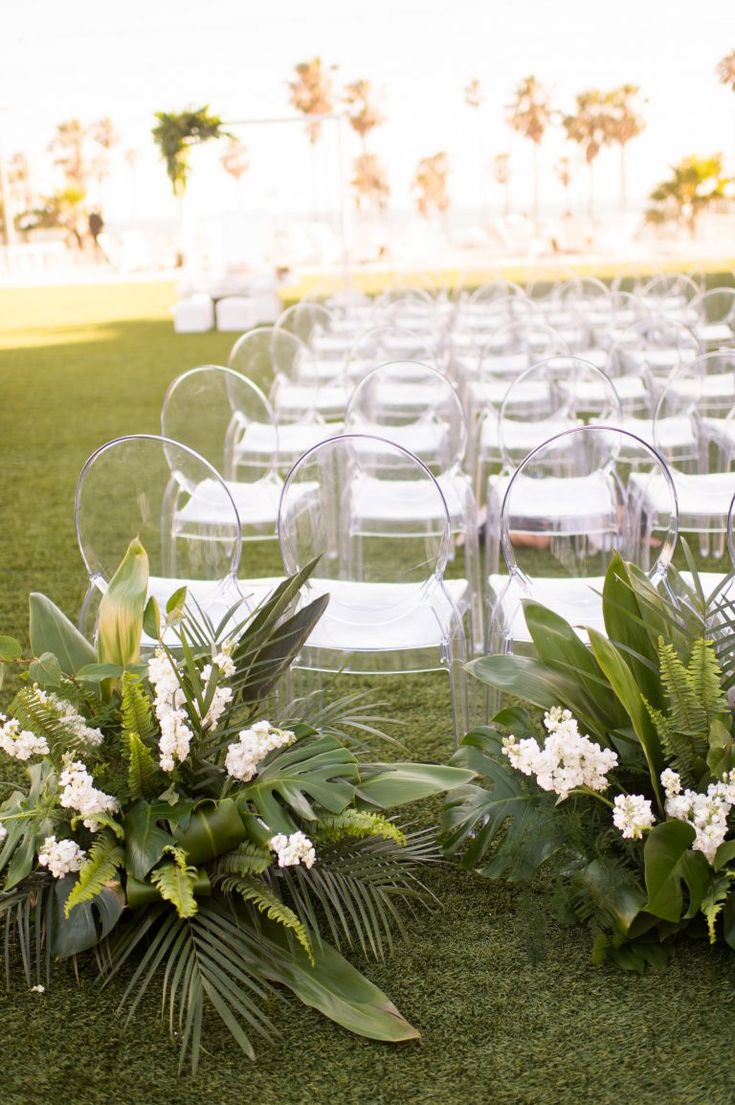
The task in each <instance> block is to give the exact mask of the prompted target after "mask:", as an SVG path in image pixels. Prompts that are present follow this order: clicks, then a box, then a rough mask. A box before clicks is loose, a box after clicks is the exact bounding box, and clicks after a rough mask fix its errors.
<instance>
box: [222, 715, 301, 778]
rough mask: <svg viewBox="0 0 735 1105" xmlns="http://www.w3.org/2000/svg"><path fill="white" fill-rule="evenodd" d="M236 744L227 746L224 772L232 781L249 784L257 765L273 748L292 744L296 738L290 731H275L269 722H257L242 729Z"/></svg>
mask: <svg viewBox="0 0 735 1105" xmlns="http://www.w3.org/2000/svg"><path fill="white" fill-rule="evenodd" d="M238 737H239V739H238V740H237V742H236V743H234V744H231V745H229V746H228V749H227V756H226V758H225V770H226V771H227V774H228V775H229V776H231V778H233V779H239V780H240V782H242V783H249V782H250V780H251V779H252V778H253V776H254V775H255V774H256V773H257V771H258V764H259V763H260V762H261V761H262V760H264V759H265V757H266V756H267V755H268V753H269V752H272V751H273V749H274V748H283V747H284V746H285V745H289V744H293V742H294V741H295V740H296V736H295V735H294V734H293V733H292V732H291V731H290V729H276V728H275V727H274V726H272V725H271V723H270V722H269V721H258V722H256V723H255V725H253V726H252V728H250V729H242V730H241V731H240V733H239V734H238Z"/></svg>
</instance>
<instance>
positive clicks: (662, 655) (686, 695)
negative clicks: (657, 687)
mask: <svg viewBox="0 0 735 1105" xmlns="http://www.w3.org/2000/svg"><path fill="white" fill-rule="evenodd" d="M692 655H693V652H692ZM658 658H659V664H660V668H661V682H662V683H663V686H664V690H665V691H666V696H667V698H668V700H669V721H670V723H671V727H672V729H673V730H675V731H676V732H677V733H687V734H689V735H691V736H695V735H697V734H705V733H706V732H707V730H708V729H709V723H708V720H707V711H706V709H705V707H704V705H703V704H702V702H701V701H700V700H699V699H698V698H697V697H696V695H695V692H694V687H693V685H692V677H691V675H690V673H689V672H688V670H687V669H686V668H685V667H684V665H683V664H682V662H681V660H680V659H679V657H678V656H677V654H676V649H675V648H674V647H673V645H670V644H667V643H666V642H665V641H664V639H663V637H659V639H658Z"/></svg>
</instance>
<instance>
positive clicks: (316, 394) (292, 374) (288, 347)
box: [269, 326, 347, 425]
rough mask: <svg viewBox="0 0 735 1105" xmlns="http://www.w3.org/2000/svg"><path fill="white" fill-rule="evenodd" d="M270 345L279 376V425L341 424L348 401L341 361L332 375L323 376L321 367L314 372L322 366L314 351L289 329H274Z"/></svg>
mask: <svg viewBox="0 0 735 1105" xmlns="http://www.w3.org/2000/svg"><path fill="white" fill-rule="evenodd" d="M269 346H270V356H271V360H272V363H273V369H274V374H275V375H274V380H273V384H272V387H271V391H270V400H271V403H272V404H273V409H274V410H275V412H276V420H277V421H278V423H279V425H282V424H283V423H286V422H315V421H316V422H319V421H324V422H338V421H339V420H340V419H341V418H342V415H343V413H344V409H345V403H346V402H347V391H346V389H345V387H344V384H343V382H342V377H341V369H340V362H334V363H333V362H330V370H329V374H328V375H327V376H325V377H322V376H321V375H320V373H319V370H318V367H317V368H316V369H314V365H315V364H317V366H318V364H319V363H320V362H319V360H318V358H317V357H316V354H315V353H314V351H313V350H312V349H310V348H309V347H308V346H307V345H306V344H305V343H304V342H303V341H301V339H300V338H297V337H296V336H295V335H294V334H292V333H291V332H290V331H289V330H286V329H279V328H278V327H277V326H274V327H273V328H272V330H271V335H270V340H269ZM334 365H336V372H334V373H333V367H334Z"/></svg>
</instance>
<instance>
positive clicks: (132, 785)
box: [121, 729, 161, 801]
mask: <svg viewBox="0 0 735 1105" xmlns="http://www.w3.org/2000/svg"><path fill="white" fill-rule="evenodd" d="M121 740H122V746H123V755H124V757H125V759H126V761H127V764H128V789H129V791H130V797H131V798H132V799H133V800H134V801H137V800H138V799H139V798H153V797H154V795H155V794H157V793H158V791H159V790H160V789H161V788H160V786H159V782H160V780H159V774H160V772H159V767H158V764H157V763H156V761H155V759H154V758H153V754H152V753H151V750H150V749H149V748H148V746H147V745H145V744H143V741H142V740H141V737H140V734H139V733H138V732H137V731H136V730H134V729H131V730H128V729H123V731H122V733H121Z"/></svg>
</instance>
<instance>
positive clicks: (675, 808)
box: [666, 771, 735, 863]
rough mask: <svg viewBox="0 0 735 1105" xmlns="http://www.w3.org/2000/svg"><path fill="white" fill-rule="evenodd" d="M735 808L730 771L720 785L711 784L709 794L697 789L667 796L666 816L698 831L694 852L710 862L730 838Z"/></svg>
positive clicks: (733, 775)
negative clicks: (699, 853)
mask: <svg viewBox="0 0 735 1105" xmlns="http://www.w3.org/2000/svg"><path fill="white" fill-rule="evenodd" d="M734 805H735V773H733V772H732V771H731V772H728V773H726V774H725V775H723V777H722V779H721V780H720V782H718V783H710V785H709V786H708V787H707V793H706V794H698V793H697V792H696V791H694V790H685V791H683V793H681V794H679V793H674V794H669V793H668V791H667V795H666V813H667V815H668V816H669V817H675V818H677V819H678V820H679V821H686V822H687V824H689V825H691V826H692V828H693V829H694V832H695V837H694V842H693V844H692V849H693V850H694V851H697V852H702V853H703V854H704V856H705V857H706V859H707V861H708V862H709V863H712V862H713V861H714V858H715V854H716V852H717V849H718V848H719V846H720V845H721V844H722V842H723V841H724V839H725V837H726V836H727V830H728V824H727V818H728V816H729V813H730V810H731V808H732V807H733V806H734Z"/></svg>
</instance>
